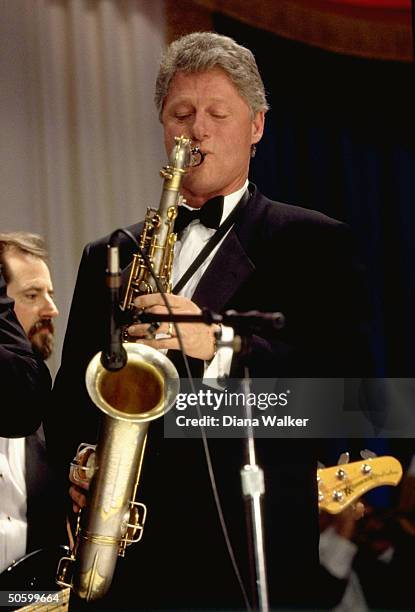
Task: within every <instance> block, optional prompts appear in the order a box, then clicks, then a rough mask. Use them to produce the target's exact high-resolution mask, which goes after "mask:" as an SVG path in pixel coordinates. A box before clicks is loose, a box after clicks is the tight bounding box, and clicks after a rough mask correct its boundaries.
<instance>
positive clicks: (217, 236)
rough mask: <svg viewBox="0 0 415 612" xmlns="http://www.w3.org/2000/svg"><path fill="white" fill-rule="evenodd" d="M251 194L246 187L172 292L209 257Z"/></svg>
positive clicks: (180, 288) (179, 288)
mask: <svg viewBox="0 0 415 612" xmlns="http://www.w3.org/2000/svg"><path fill="white" fill-rule="evenodd" d="M250 197H251V194H250V192H249V189H246V191H245V192H244V194H243V196H242V198H241V199H240V200H239V202H238V203H237V204H236V206H235V207H234V209H233V210H232V212H231V213H230V214H229V215H228V217H227V218H226V219H225V221H224V222H223V223H222V224H221V225H220V226H219V228H218V230H217V231H216V232H215V233H214V234H213V236H212V237H211V238H210V239H209V241H208V243H207V244H206V245H205V246H204V247H203V249H202V250H201V251H200V253H199V255H198V256H197V257H196V259H195V260H194V261H193V262H192V263H191V265H190V266H189V267H188V268H187V270H186V272H185V273H184V274H183V275H182V277H181V278H180V279H179V280H178V281H177V283H176V284H175V286H174V287H173V291H172V293H175V294H177V293H179V291H181V290H182V289H183V287H184V286H185V285H186V283H187V282H188V281H189V280H190V279H191V278H192V276H193V274H194V273H195V272H196V270H198V269H199V268H200V266H201V265H202V264H203V262H204V261H206V259H207V258H208V257H209V255H210V253H211V252H212V251H213V249H214V248H215V247H216V246H217V245H218V244H219V242H220V241H221V240H222V238H223V237H224V236H225V234H226V233H227V232H228V231H229V229H230V228H231V227H232V225H233V224H234V223H235V221H236V220H237V218H238V216H239V213H240V212H241V210H242V209H243V207H244V206H245V204H246V203H247V202H248V200H249V198H250Z"/></svg>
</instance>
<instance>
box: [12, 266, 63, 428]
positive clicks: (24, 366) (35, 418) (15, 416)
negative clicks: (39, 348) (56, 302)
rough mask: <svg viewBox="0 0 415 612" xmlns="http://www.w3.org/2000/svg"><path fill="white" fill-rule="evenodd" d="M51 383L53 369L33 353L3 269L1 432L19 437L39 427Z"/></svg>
mask: <svg viewBox="0 0 415 612" xmlns="http://www.w3.org/2000/svg"><path fill="white" fill-rule="evenodd" d="M50 384H51V382H50V375H49V370H48V369H47V367H46V366H45V365H44V363H42V362H41V361H40V360H39V359H37V358H36V356H35V355H34V354H33V351H32V348H31V345H30V343H29V341H28V339H27V337H26V335H25V333H24V331H23V329H22V328H21V326H20V325H19V323H18V321H17V319H16V316H15V314H14V312H13V300H11V299H10V298H8V297H7V294H6V285H5V282H4V280H3V277H2V275H1V270H0V387H1V394H2V400H1V418H0V436H2V437H9V438H19V437H22V436H26V435H28V434H30V433H33V432H34V431H36V429H37V428H38V427H39V425H40V420H41V414H42V405H43V402H44V400H45V396H46V394H47V393H48V391H49V390H50Z"/></svg>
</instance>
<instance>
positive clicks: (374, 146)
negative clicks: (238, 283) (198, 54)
mask: <svg viewBox="0 0 415 612" xmlns="http://www.w3.org/2000/svg"><path fill="white" fill-rule="evenodd" d="M214 23H215V29H216V30H217V31H218V32H220V33H223V34H227V35H229V36H232V37H233V38H235V39H236V40H237V41H238V42H239V43H241V44H244V45H246V46H247V47H248V48H250V49H251V50H252V51H253V53H254V55H255V57H256V59H257V62H258V66H259V69H260V72H261V74H262V77H263V79H264V82H265V87H266V90H267V96H268V102H269V104H270V106H271V110H270V111H269V112H268V113H267V120H266V129H265V135H264V137H263V140H262V141H261V143H260V144H259V146H258V150H257V155H256V158H255V159H254V160H253V163H252V168H251V179H252V180H253V181H254V182H255V183H256V184H257V185H258V187H259V188H260V189H261V191H263V192H264V193H265V194H266V195H267V196H269V197H271V198H273V199H275V200H279V201H283V202H288V203H291V204H296V205H299V206H304V207H306V208H311V209H315V210H319V211H321V212H323V213H325V214H327V215H329V216H332V217H335V218H337V219H341V220H343V221H346V222H347V223H348V224H349V225H351V226H352V228H353V229H354V232H355V235H356V237H357V241H358V245H359V249H360V252H361V258H362V260H363V262H364V264H365V266H366V269H367V278H368V285H369V291H370V298H371V307H372V317H371V318H372V323H373V324H372V329H371V348H372V353H373V357H374V361H375V366H376V374H377V375H378V376H389V377H391V376H399V377H406V376H413V373H414V372H415V322H414V313H415V274H414V263H415V240H414V233H415V206H414V204H415V184H414V177H415V146H414V143H415V139H414V131H415V130H414V109H415V104H414V103H415V95H414V92H413V89H414V88H413V85H414V78H413V76H414V72H413V68H414V67H413V64H405V63H399V62H385V61H380V60H367V59H360V58H356V57H351V56H343V55H339V54H335V53H331V52H326V51H322V50H320V49H317V48H314V47H311V46H308V45H303V44H300V43H296V42H292V41H288V40H285V39H282V38H278V37H277V36H275V35H273V34H269V33H266V32H264V31H262V30H261V31H260V30H256V29H254V28H251V27H249V26H246V25H244V24H241V23H239V22H237V21H234V20H232V19H230V18H227V17H224V16H222V15H219V14H216V15H215V19H214ZM304 256H305V257H306V253H305V254H304ZM327 256H328V257H330V253H328V254H327ZM273 283H278V278H277V277H273V276H272V274H271V275H270V284H273Z"/></svg>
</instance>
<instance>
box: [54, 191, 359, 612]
mask: <svg viewBox="0 0 415 612" xmlns="http://www.w3.org/2000/svg"><path fill="white" fill-rule="evenodd" d="M250 189H251V192H252V193H251V197H250V198H249V200H248V202H247V203H246V204H245V206H244V207H243V209H242V210H241V211H240V213H239V217H238V219H237V221H236V223H235V225H234V227H233V229H232V230H231V231H230V233H229V234H228V236H227V237H226V239H225V241H224V243H223V244H222V245H221V247H220V249H219V251H218V252H217V254H216V255H215V257H214V259H213V261H212V262H211V264H210V265H209V267H208V269H207V271H206V272H205V274H204V275H203V278H202V279H201V281H200V283H199V284H198V286H197V288H196V290H195V293H194V296H193V300H194V301H195V302H196V303H197V304H199V305H200V306H206V307H208V308H211V309H212V310H214V311H218V312H221V311H224V310H227V309H230V308H235V309H237V310H239V311H246V310H252V309H257V310H261V311H271V312H275V311H281V312H283V313H284V315H285V317H286V326H285V328H284V330H283V331H282V332H281V334H280V335H279V337H278V338H277V339H272V340H271V339H269V338H265V337H260V336H255V337H254V338H253V350H252V354H251V356H250V366H251V373H252V375H253V376H255V377H270V376H271V377H276V376H308V377H310V376H332V375H336V376H346V375H351V372H352V370H353V371H354V366H356V369H358V368H357V362H358V355H359V351H360V346H361V334H360V327H359V322H360V313H359V308H360V306H361V304H360V303H357V302H358V296H360V287H359V280H358V279H359V274H358V273H357V271H356V262H355V259H354V255H353V249H352V245H351V239H350V236H349V231H348V228H347V227H346V226H345V225H343V224H341V223H339V222H337V221H334V220H332V219H329V218H328V217H326V216H324V215H322V214H319V213H317V212H313V211H308V210H305V209H301V208H298V207H295V206H289V205H285V204H280V203H276V202H272V201H270V200H268V199H267V198H265V197H264V196H263V195H262V194H260V193H259V192H258V191H257V189H256V188H255V187H254V186H251V187H250ZM129 229H130V230H131V231H132V232H133V233H134V234H136V235H137V234H139V232H140V229H141V225H140V224H138V225H137V226H133V227H132V228H129ZM107 241H108V237H106V238H104V239H102V240H99V241H97V242H95V243H93V244H90V245H88V246H87V247H86V248H85V251H84V254H83V257H82V261H81V265H80V269H79V274H78V279H77V284H76V289H75V294H74V299H73V303H72V308H71V313H70V317H69V323H68V329H67V334H66V338H65V344H64V350H63V360H62V365H61V369H60V371H59V373H58V376H57V379H56V382H55V387H54V391H53V410H52V411H51V415H50V418H49V419H48V420H47V422H46V435H47V440H48V443H50V447H51V450H52V452H53V455H54V457H55V460H56V461H57V463H58V465H60V468H61V470H62V473H63V474H66V473H67V465H68V462H69V461H70V459H71V458H72V457H73V455H74V452H75V450H76V447H77V445H78V444H79V443H80V442H82V441H90V442H93V441H94V440H95V439H96V434H97V432H96V429H97V422H98V416H99V415H98V410H97V409H96V408H95V406H93V405H91V402H90V401H89V398H88V397H87V395H86V391H85V386H84V377H85V370H86V367H87V364H88V362H89V360H90V359H91V357H92V356H93V355H94V354H95V353H96V352H97V351H100V350H101V349H102V345H103V338H104V332H105V330H106V329H107V326H108V313H107V312H106V308H105V306H104V304H106V301H107V298H106V289H105V267H106V244H107ZM133 251H134V247H133V246H132V245H130V244H129V242H128V241H127V239H124V238H122V239H121V246H120V253H121V265H122V267H125V266H127V265H128V264H129V262H130V260H131V257H132V254H133ZM346 368H347V371H346ZM357 375H358V374H357ZM58 414H59V415H65V425H64V428H62V426H61V424H60V423H59V421H57V415H58ZM60 418H62V416H60ZM61 434H63V437H62V435H61ZM257 446H258V462H259V463H260V465H261V466H262V467H263V468H264V471H265V478H266V487H267V493H266V498H265V504H264V524H265V535H266V549H267V560H268V574H269V585H270V596H271V603H272V604H273V605H276V604H277V603H281V602H288V603H295V602H297V603H299V604H301V605H305V604H310V603H311V597H312V595H311V593H310V591H309V589H308V586H310V585H311V584H312V583H313V582H314V577H315V572H316V569H317V566H318V527H317V503H316V487H315V470H316V458H317V457H316V452H315V445H314V444H313V442H312V441H306V440H259V441H258V445H257ZM210 448H211V453H212V461H213V466H214V469H215V473H216V478H217V484H218V489H219V494H220V497H221V499H222V503H223V510H224V515H225V519H226V521H227V524H228V528H229V532H230V537H231V540H232V543H233V545H234V548H235V554H236V557H237V561H238V563H239V565H240V567H241V571H242V575H243V579H244V580H245V583H246V584H247V585H248V587H247V588H248V590H249V577H248V573H249V572H248V570H247V559H248V551H247V545H246V535H245V534H246V525H245V518H244V506H243V501H242V499H241V493H240V479H239V470H240V467H241V465H242V464H243V462H244V459H243V449H242V444H241V441H240V440H210ZM66 488H67V487H66ZM140 499H142V500H143V501H145V503H146V504H147V505H148V508H149V515H148V519H147V524H146V529H145V534H144V537H143V539H142V541H141V542H140V544H137V545H136V546H135V547H132V548H131V549H130V550H129V551H128V552H127V559H125V560H123V561H121V562H120V563H119V565H118V570H117V576H116V578H115V580H114V583H113V584H114V586H113V588H112V592H113V593H116V595H114V598H115V599H114V602H115V603H114V607H115V608H116V607H117V603H116V602H117V601H118V605H119V601H120V599H119V598H120V597H122V596H121V595H120V593H121V592H122V590H121V588H120V586H121V585H122V586H124V591H125V592H126V593H127V595H128V594H129V595H131V589H132V584H135V582H137V590H138V591H137V593H136V594H135V595H134V597H133V598H132V599H131V598H130V600H129V601H127V602H126V605H130V606H132V607H133V609H143V610H144V609H145V610H147V609H157V608H160V609H170V610H171V609H182V608H186V609H193V610H196V609H198V608H206V609H208V608H209V607H217V608H223V609H225V608H229V609H233V610H236V609H239V608H242V607H243V601H242V599H241V596H240V593H239V589H238V585H237V582H236V579H235V577H234V574H233V572H232V568H231V564H230V561H229V557H228V554H227V551H226V548H225V544H224V539H223V536H222V533H221V529H220V525H219V520H218V518H217V513H216V510H215V505H214V502H213V496H212V493H211V489H210V484H209V479H208V474H207V468H206V461H205V458H204V454H203V448H202V443H201V441H200V440H189V439H184V440H172V439H164V438H163V426H162V424H161V423H160V422H158V421H157V422H155V423H153V424H151V426H150V430H149V437H148V447H147V450H146V457H145V459H144V468H143V473H142V478H141V484H140ZM299 576H301V579H299ZM158 581H160V582H161V585H160V584H158ZM299 586H300V587H301V588H299Z"/></svg>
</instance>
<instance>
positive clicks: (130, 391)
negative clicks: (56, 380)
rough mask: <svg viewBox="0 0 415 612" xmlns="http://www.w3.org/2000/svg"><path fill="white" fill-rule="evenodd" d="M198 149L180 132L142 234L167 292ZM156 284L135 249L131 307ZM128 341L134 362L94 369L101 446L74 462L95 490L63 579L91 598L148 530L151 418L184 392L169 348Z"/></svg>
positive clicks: (89, 376) (94, 363)
mask: <svg viewBox="0 0 415 612" xmlns="http://www.w3.org/2000/svg"><path fill="white" fill-rule="evenodd" d="M197 156H200V162H199V163H201V162H202V161H203V154H202V153H201V152H200V151H198V149H192V148H191V143H190V140H189V139H187V138H184V137H182V136H181V137H177V138H176V139H175V146H174V148H173V151H172V154H171V156H170V160H169V164H168V165H167V166H166V167H165V168H163V169H162V170H161V175H162V177H163V178H164V183H163V191H162V195H161V200H160V206H159V208H158V210H153V209H150V208H149V209H148V210H147V214H146V218H145V221H144V227H143V231H142V234H141V236H140V239H139V244H140V247H141V249H142V250H143V251H144V252H145V253H146V254H147V257H148V260H149V261H150V262H151V264H152V267H153V270H154V273H155V274H156V276H157V277H158V279H159V282H160V284H161V285H162V287H163V289H164V291H166V292H168V291H170V290H171V272H172V265H173V252H174V243H175V240H176V235H175V234H174V219H175V218H176V216H177V205H178V202H179V199H180V197H181V196H180V186H181V181H182V178H183V176H184V174H185V172H186V170H187V169H188V167H189V166H191V165H198V163H196V162H197V161H198V159H197ZM153 291H157V287H156V283H155V281H154V279H153V277H152V275H151V272H150V270H149V269H148V267H147V265H146V264H145V262H144V260H143V258H142V257H141V255H135V256H134V261H133V265H132V270H131V274H130V278H129V282H128V286H127V290H126V293H125V299H124V302H123V309H124V310H129V311H132V310H133V309H134V303H133V301H134V298H135V297H136V296H138V295H142V294H146V293H152V292H153ZM123 347H124V349H125V351H126V353H127V363H126V365H125V366H124V367H123V368H122V369H120V370H119V371H117V372H109V371H108V370H106V369H105V368H104V366H103V365H102V363H101V354H100V353H98V354H97V355H95V357H94V358H93V359H92V360H91V362H90V364H89V366H88V368H87V372H86V386H87V389H88V393H89V395H90V397H91V399H92V401H93V402H94V403H95V404H96V405H97V406H98V408H100V410H101V411H102V412H103V417H102V421H101V426H100V432H99V436H98V443H97V445H96V447H95V446H91V445H87V444H82V445H81V446H80V447H79V449H78V453H77V456H76V458H75V462H74V463H73V464H72V468H71V469H72V475H73V477H74V478H75V479H76V478H77V479H79V480H80V481H87V482H90V495H89V501H88V506H87V508H86V511H83V512H82V517H80V518H79V519H78V524H77V530H76V534H75V535H76V543H75V546H74V549H73V551H72V554H71V556H70V557H64V558H63V559H61V562H60V565H59V568H58V578H57V581H58V583H59V584H60V585H61V586H70V587H71V588H72V589H73V591H74V592H75V593H76V594H77V595H78V596H79V597H80V598H82V599H85V600H87V601H92V600H95V599H99V598H101V597H103V596H104V595H105V594H106V592H107V591H108V589H109V587H110V585H111V582H112V577H113V574H114V570H115V565H116V562H117V556H118V555H121V556H124V553H125V549H126V547H127V546H128V545H129V544H131V543H133V542H138V541H139V540H140V538H141V536H142V533H143V527H144V522H145V517H146V512H147V510H146V507H145V506H144V505H143V504H141V503H138V502H136V499H135V498H136V492H137V487H138V483H139V478H140V471H141V465H142V462H143V457H144V450H145V444H146V437H147V431H148V427H149V423H150V422H151V421H152V420H154V419H157V418H159V417H161V416H163V415H164V414H165V413H166V412H167V411H168V410H169V409H170V408H171V407H172V405H173V403H174V401H175V398H176V396H177V393H178V392H179V376H178V373H177V370H176V368H175V367H174V365H173V364H172V362H171V361H170V360H169V359H168V358H167V357H166V356H165V355H163V354H162V353H161V352H159V351H157V350H156V349H154V348H151V347H148V346H145V345H142V344H136V343H134V342H126V343H124V344H123ZM71 570H73V571H72V572H71ZM71 573H72V575H71V576H70V574H71Z"/></svg>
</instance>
